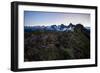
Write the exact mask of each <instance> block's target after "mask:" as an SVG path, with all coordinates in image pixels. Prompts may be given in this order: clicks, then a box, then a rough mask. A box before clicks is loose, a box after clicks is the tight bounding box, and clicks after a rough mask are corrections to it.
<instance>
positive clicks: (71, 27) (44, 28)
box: [24, 23, 90, 32]
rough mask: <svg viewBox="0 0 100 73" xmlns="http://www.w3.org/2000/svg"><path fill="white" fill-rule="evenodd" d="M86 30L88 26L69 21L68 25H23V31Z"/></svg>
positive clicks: (88, 29)
mask: <svg viewBox="0 0 100 73" xmlns="http://www.w3.org/2000/svg"><path fill="white" fill-rule="evenodd" d="M83 29H84V30H86V31H87V32H90V28H89V27H88V28H87V27H84V26H83V25H82V24H76V25H73V24H72V23H70V24H69V25H68V26H67V25H64V24H61V25H51V26H24V31H26V32H31V31H66V32H68V31H74V30H80V31H82V30H83Z"/></svg>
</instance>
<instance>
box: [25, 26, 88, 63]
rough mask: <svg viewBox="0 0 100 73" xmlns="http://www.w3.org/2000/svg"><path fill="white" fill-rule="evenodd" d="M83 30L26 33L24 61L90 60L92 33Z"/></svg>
mask: <svg viewBox="0 0 100 73" xmlns="http://www.w3.org/2000/svg"><path fill="white" fill-rule="evenodd" d="M83 29H84V28H83V27H82V28H80V27H77V28H76V29H75V30H74V31H73V32H71V31H69V32H59V31H58V32H57V31H55V32H54V31H33V32H24V61H25V62H26V61H47V60H69V59H87V58H90V33H87V32H86V31H84V30H83Z"/></svg>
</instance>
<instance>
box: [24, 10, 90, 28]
mask: <svg viewBox="0 0 100 73" xmlns="http://www.w3.org/2000/svg"><path fill="white" fill-rule="evenodd" d="M69 23H73V24H74V25H75V24H78V23H81V24H82V25H84V26H88V27H90V24H91V23H90V14H85V13H67V12H66V13H64V12H42V11H24V26H30V25H31V26H50V25H60V24H64V25H69Z"/></svg>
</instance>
